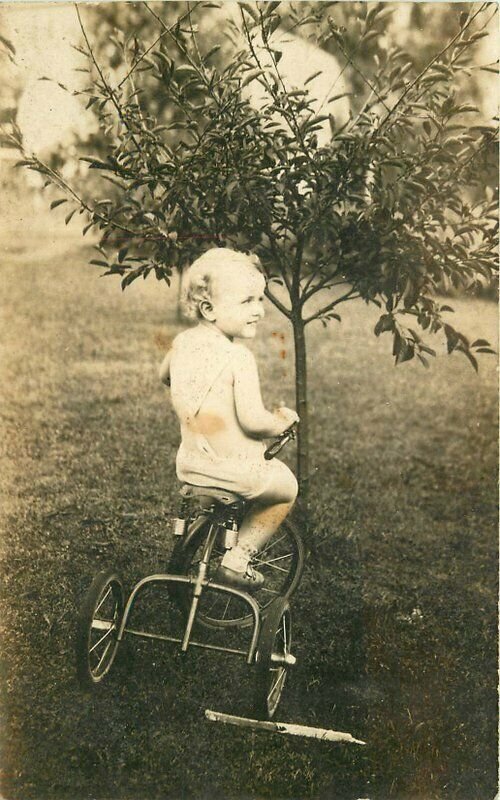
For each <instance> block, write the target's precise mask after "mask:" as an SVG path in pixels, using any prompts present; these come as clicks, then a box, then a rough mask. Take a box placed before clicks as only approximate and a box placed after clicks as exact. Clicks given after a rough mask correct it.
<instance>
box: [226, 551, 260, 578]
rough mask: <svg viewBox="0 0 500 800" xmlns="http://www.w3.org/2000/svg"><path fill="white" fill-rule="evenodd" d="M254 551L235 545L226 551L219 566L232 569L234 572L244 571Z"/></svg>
mask: <svg viewBox="0 0 500 800" xmlns="http://www.w3.org/2000/svg"><path fill="white" fill-rule="evenodd" d="M255 552H256V551H255V550H253V549H252V550H250V551H249V550H247V549H246V548H245V549H244V548H242V547H239V546H238V545H236V547H232V548H231V550H227V551H226V553H225V555H224V557H223V559H222V561H221V566H222V567H227V568H228V569H233V570H234V571H235V572H245V571H246V568H247V567H248V562H249V561H250V559H251V557H252V556H253V554H254V553H255Z"/></svg>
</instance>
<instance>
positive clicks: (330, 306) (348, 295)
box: [304, 288, 361, 325]
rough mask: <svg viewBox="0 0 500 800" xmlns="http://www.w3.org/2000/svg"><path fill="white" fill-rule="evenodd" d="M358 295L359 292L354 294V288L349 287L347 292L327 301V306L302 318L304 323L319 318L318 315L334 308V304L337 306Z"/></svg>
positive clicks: (306, 323) (320, 315)
mask: <svg viewBox="0 0 500 800" xmlns="http://www.w3.org/2000/svg"><path fill="white" fill-rule="evenodd" d="M358 297H361V295H360V294H359V293H358V294H356V290H355V289H353V288H351V289H350V290H349V291H348V292H346V293H345V294H343V295H341V297H338V298H337V299H336V300H333V301H332V302H331V303H328V305H327V306H324V307H323V308H320V310H319V311H316V312H315V313H314V314H311V316H310V317H307V318H306V319H305V320H304V325H308V324H309V322H312V321H313V320H314V319H319V317H322V316H323V315H324V314H327V313H328V312H329V311H332V310H333V309H334V308H335V306H338V305H339V304H340V303H344V302H345V301H346V300H355V299H356V298H358Z"/></svg>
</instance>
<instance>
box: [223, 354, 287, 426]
mask: <svg viewBox="0 0 500 800" xmlns="http://www.w3.org/2000/svg"><path fill="white" fill-rule="evenodd" d="M238 351H239V352H238V356H237V358H235V359H234V362H233V365H234V366H233V376H234V401H235V406H236V414H237V417H238V421H239V423H240V425H241V427H242V428H243V429H244V430H245V431H246V432H247V433H249V434H250V435H251V436H256V437H259V438H262V439H265V438H267V437H270V436H278V435H279V434H280V433H283V431H285V430H286V429H287V428H289V427H290V425H292V424H293V422H295V421H296V420H298V416H297V414H296V413H295V411H291V409H289V408H280V409H279V410H278V411H277V412H276V413H274V414H272V413H271V412H270V411H267V410H266V408H265V407H264V403H263V402H262V395H261V393H260V383H259V374H258V371H257V364H256V363H255V358H254V357H253V354H252V353H251V352H250V350H247V348H246V347H244V346H241V347H239V348H238Z"/></svg>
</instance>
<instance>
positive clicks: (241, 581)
mask: <svg viewBox="0 0 500 800" xmlns="http://www.w3.org/2000/svg"><path fill="white" fill-rule="evenodd" d="M215 579H216V580H217V581H218V582H220V583H228V584H229V585H231V586H236V588H238V589H243V591H247V592H256V591H257V590H258V589H260V588H261V586H263V584H264V576H263V575H262V573H260V572H258V571H257V570H256V569H254V568H253V567H252V566H251V565H250V564H248V566H247V568H246V570H245V572H238V571H237V570H235V569H230V568H229V567H223V566H222V564H221V565H220V567H219V568H218V570H217V572H216V573H215Z"/></svg>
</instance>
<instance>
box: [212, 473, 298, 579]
mask: <svg viewBox="0 0 500 800" xmlns="http://www.w3.org/2000/svg"><path fill="white" fill-rule="evenodd" d="M274 472H275V475H274V479H273V481H272V482H271V484H270V485H269V486H268V487H267V489H266V491H265V492H262V494H260V495H259V496H258V498H257V499H256V500H254V501H253V503H252V505H251V506H250V508H249V510H248V512H247V513H246V515H245V518H244V519H243V522H242V523H241V526H240V532H239V536H238V544H237V545H236V547H233V548H232V550H230V551H228V552H227V553H226V555H225V556H224V558H223V559H222V565H223V566H224V567H228V568H229V569H232V570H235V571H238V572H239V571H241V572H243V571H245V569H246V568H247V565H248V562H249V560H250V558H251V557H252V556H253V555H254V554H255V553H257V552H258V551H259V550H261V549H262V547H264V545H265V544H266V543H267V542H268V541H269V539H270V538H271V536H272V535H273V533H275V532H276V531H277V529H278V528H279V526H280V525H281V523H282V522H283V520H284V519H285V518H286V517H287V515H288V514H289V512H290V511H291V509H292V506H293V504H294V502H295V499H296V497H297V481H296V479H295V476H294V475H293V473H292V472H291V471H290V470H289V469H288V467H286V466H285V465H284V464H282V463H281V462H277V463H276V464H275V470H274Z"/></svg>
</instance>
